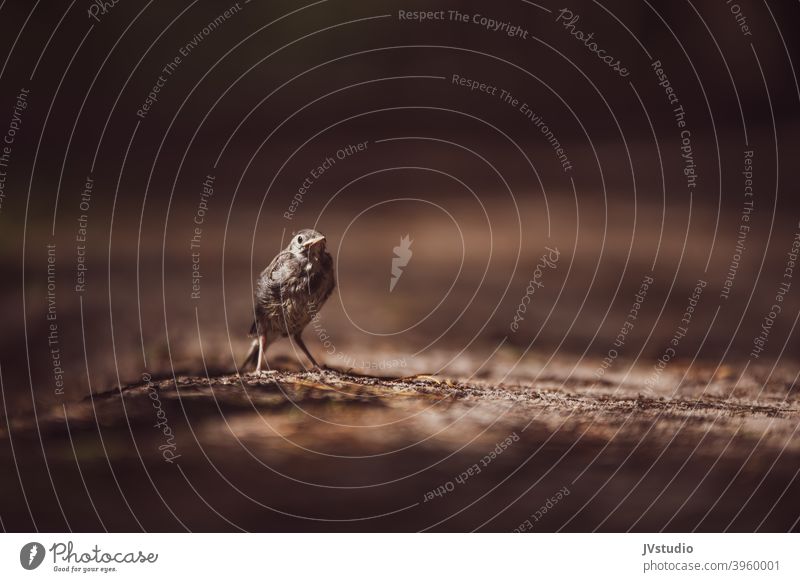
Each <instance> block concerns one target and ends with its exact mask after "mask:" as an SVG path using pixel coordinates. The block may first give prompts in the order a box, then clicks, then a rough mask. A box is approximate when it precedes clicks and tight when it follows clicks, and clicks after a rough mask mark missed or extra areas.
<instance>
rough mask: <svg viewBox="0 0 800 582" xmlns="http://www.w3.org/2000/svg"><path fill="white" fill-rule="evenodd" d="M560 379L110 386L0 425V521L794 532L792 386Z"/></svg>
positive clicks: (774, 377) (537, 373) (797, 454)
mask: <svg viewBox="0 0 800 582" xmlns="http://www.w3.org/2000/svg"><path fill="white" fill-rule="evenodd" d="M569 371H570V369H569V368H568V367H565V368H564V369H563V370H562V371H559V370H558V368H557V367H556V368H555V371H554V370H553V368H552V366H551V369H550V371H549V372H548V375H543V374H542V370H541V369H539V370H537V369H536V366H534V365H528V366H527V367H526V366H522V367H521V368H519V369H517V370H516V371H515V375H514V378H507V379H506V380H505V381H504V382H502V383H501V382H497V381H495V380H493V377H495V376H498V377H499V375H500V374H501V372H502V369H501V368H499V367H498V369H489V370H484V373H483V374H482V376H483V377H482V378H480V379H474V378H473V379H471V380H463V379H459V378H458V377H457V376H455V375H454V376H453V377H445V376H438V377H429V376H424V375H423V376H416V377H407V378H401V379H397V378H386V377H384V378H376V377H370V376H362V375H352V374H348V373H344V372H339V371H333V370H329V371H325V372H322V373H309V372H303V371H281V372H273V373H271V374H268V375H263V376H260V377H258V376H255V375H254V374H248V375H245V376H243V377H240V376H238V375H218V376H211V377H209V376H205V375H203V376H179V377H177V382H175V381H174V380H173V379H172V378H164V379H160V380H152V381H150V382H149V383H141V384H136V385H132V386H128V387H125V388H124V389H123V390H122V391H121V392H120V391H116V390H115V391H111V392H105V393H101V394H98V395H95V396H94V397H92V398H87V399H83V400H79V401H75V402H72V403H70V404H68V405H63V406H54V407H50V408H47V409H40V410H38V420H37V419H34V418H33V417H32V416H30V415H25V416H21V417H18V418H14V419H12V420H10V423H9V427H10V429H11V432H12V435H13V443H12V442H9V438H8V437H9V435H8V431H7V430H5V431H4V432H3V434H2V436H3V441H4V442H5V444H7V445H8V444H13V449H16V450H22V451H25V452H26V454H24V455H20V456H17V457H16V459H15V462H16V466H17V467H18V469H19V476H21V478H23V479H24V480H25V482H26V484H28V487H27V490H26V493H27V495H28V500H29V502H31V503H33V504H34V505H33V506H32V507H31V508H30V510H29V508H28V506H26V503H25V502H22V503H19V504H16V505H15V506H13V507H5V508H4V513H3V515H2V517H3V519H4V520H5V522H6V523H10V524H24V523H25V522H26V520H28V519H29V517H28V516H29V511H32V512H33V513H34V515H35V516H36V523H37V526H38V527H39V528H40V529H47V530H55V529H61V528H63V527H65V521H66V522H67V523H68V524H69V526H70V527H72V528H74V529H76V530H84V529H89V530H94V529H102V528H104V527H105V528H108V529H132V530H136V529H139V528H144V529H147V530H171V529H176V528H177V529H183V528H187V529H191V530H219V529H221V530H237V529H245V530H345V531H349V530H386V529H399V530H419V529H426V528H430V529H433V530H464V529H468V530H471V529H484V530H500V531H508V530H513V529H515V528H522V529H528V530H530V529H533V530H534V531H552V530H559V529H561V530H566V531H572V530H576V531H585V530H592V529H599V530H614V531H618V530H627V529H633V530H644V531H650V530H658V529H662V528H664V529H667V530H680V531H683V530H692V529H695V528H696V529H698V530H700V531H703V530H721V529H725V528H729V529H730V530H733V531H736V530H753V529H757V528H760V529H762V530H788V529H791V528H793V527H796V524H797V519H798V515H799V514H798V508H797V504H796V502H795V501H794V500H795V499H796V498H797V495H798V493H800V483H798V481H797V479H796V477H797V473H798V469H799V468H800V444H799V443H800V439H798V438H797V437H796V430H797V425H798V422H797V419H798V402H797V397H796V393H795V388H794V386H793V385H792V384H791V376H787V377H786V378H783V377H782V376H781V373H780V371H777V372H773V373H772V374H771V375H770V376H769V380H768V381H766V383H765V380H766V374H767V372H768V371H764V374H765V375H764V376H761V375H760V372H759V371H758V370H755V371H754V370H752V369H751V370H749V371H747V372H746V373H745V374H744V375H741V374H740V372H739V371H736V370H732V369H725V370H723V371H717V373H716V376H714V375H710V374H711V373H710V372H709V375H706V376H704V375H703V374H702V373H698V372H693V377H692V378H687V379H685V380H684V384H683V385H682V386H681V390H680V392H679V393H677V394H673V393H671V392H672V391H671V390H670V389H669V388H668V385H669V381H670V380H671V379H675V378H673V377H672V376H670V377H669V379H668V380H667V381H666V382H664V383H662V384H663V386H664V387H663V388H658V387H657V388H655V389H653V390H650V391H648V392H647V393H644V392H642V391H641V390H640V389H638V388H637V386H641V383H642V378H641V377H640V376H639V373H638V371H637V370H635V369H634V370H630V371H629V372H630V373H629V374H628V377H627V379H626V380H624V381H623V382H622V384H621V385H618V386H616V387H612V386H611V382H608V385H604V384H595V383H593V382H591V380H590V378H588V377H581V376H580V374H575V373H573V374H572V375H569V376H568V375H567V373H568V372H569ZM680 373H681V372H680V371H679V370H677V369H676V370H671V371H670V374H680ZM787 373H788V371H787ZM559 374H561V375H559ZM523 376H527V379H523ZM659 386H661V384H660V385H659ZM704 388H705V390H704ZM159 422H160V423H161V426H156V424H158V423H159ZM165 427H166V428H165ZM165 430H168V431H169V432H165ZM2 450H3V454H4V455H5V456H7V457H8V456H9V455H12V454H13V450H12V447H9V446H6V447H4V448H3V449H2ZM30 451H35V454H33V455H31V454H30ZM42 451H45V454H46V460H47V467H48V469H49V473H48V471H47V470H45V469H44V467H43V463H41V460H42ZM166 451H169V452H166ZM173 455H174V458H173ZM165 459H171V460H170V461H167V460H165ZM4 462H5V463H7V464H6V466H9V465H11V464H12V463H13V462H14V459H11V458H6V459H4ZM3 479H4V484H5V485H6V487H8V488H9V490H11V491H12V492H13V494H14V495H18V494H19V486H18V481H17V476H15V475H13V474H6V475H4V477H3ZM51 479H52V484H51ZM31 484H34V485H33V486H31ZM53 488H55V489H56V490H57V491H58V492H59V495H58V498H57V499H56V497H55V496H54V495H53V494H52V490H53ZM4 489H5V488H4ZM526 520H527V521H526Z"/></svg>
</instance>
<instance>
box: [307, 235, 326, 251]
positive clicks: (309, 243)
mask: <svg viewBox="0 0 800 582" xmlns="http://www.w3.org/2000/svg"><path fill="white" fill-rule="evenodd" d="M324 240H325V237H324V236H318V237H317V238H312V239H311V240H307V241H306V242H304V243H303V246H304V247H307V248H311V247H313V246H314V245H315V244H317V243H320V242H322V241H324Z"/></svg>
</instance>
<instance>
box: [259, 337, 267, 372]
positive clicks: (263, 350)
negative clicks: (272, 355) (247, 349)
mask: <svg viewBox="0 0 800 582" xmlns="http://www.w3.org/2000/svg"><path fill="white" fill-rule="evenodd" d="M266 355H267V334H265V333H262V334H259V336H258V363H257V364H256V374H260V373H261V364H262V363H263V362H264V359H265V358H266Z"/></svg>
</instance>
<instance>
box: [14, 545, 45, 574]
mask: <svg viewBox="0 0 800 582" xmlns="http://www.w3.org/2000/svg"><path fill="white" fill-rule="evenodd" d="M44 554H45V551H44V546H43V545H42V544H40V543H39V542H29V543H27V544H25V545H24V546H22V549H21V550H20V551H19V563H20V564H22V567H23V568H25V569H26V570H35V569H36V568H38V567H39V566H41V564H42V562H43V561H44Z"/></svg>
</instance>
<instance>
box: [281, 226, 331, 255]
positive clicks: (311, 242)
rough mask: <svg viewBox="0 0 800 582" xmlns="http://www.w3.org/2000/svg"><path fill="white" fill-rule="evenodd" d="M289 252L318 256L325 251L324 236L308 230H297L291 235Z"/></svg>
mask: <svg viewBox="0 0 800 582" xmlns="http://www.w3.org/2000/svg"><path fill="white" fill-rule="evenodd" d="M289 250H290V251H292V252H293V253H295V254H300V255H305V256H312V255H319V254H321V253H322V252H323V251H324V250H325V236H324V235H322V234H320V233H318V232H317V231H316V230H312V229H310V228H305V229H303V230H299V231H297V232H295V233H294V234H293V235H292V240H291V241H290V242H289Z"/></svg>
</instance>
